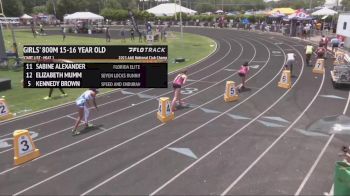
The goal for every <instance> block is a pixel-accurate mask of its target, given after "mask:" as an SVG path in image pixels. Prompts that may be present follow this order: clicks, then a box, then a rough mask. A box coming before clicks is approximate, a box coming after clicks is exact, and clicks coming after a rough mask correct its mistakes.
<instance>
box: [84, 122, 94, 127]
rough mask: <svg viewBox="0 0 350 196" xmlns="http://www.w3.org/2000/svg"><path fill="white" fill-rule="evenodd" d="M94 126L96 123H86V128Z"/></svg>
mask: <svg viewBox="0 0 350 196" xmlns="http://www.w3.org/2000/svg"><path fill="white" fill-rule="evenodd" d="M93 126H94V124H92V123H88V124H87V125H85V127H86V128H91V127H93Z"/></svg>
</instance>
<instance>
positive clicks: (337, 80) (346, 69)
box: [331, 65, 350, 88]
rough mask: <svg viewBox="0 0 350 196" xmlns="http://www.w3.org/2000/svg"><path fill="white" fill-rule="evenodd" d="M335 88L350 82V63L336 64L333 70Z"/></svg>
mask: <svg viewBox="0 0 350 196" xmlns="http://www.w3.org/2000/svg"><path fill="white" fill-rule="evenodd" d="M331 76H332V83H333V86H334V88H339V87H340V86H341V85H344V84H345V85H349V84H350V65H335V66H334V68H333V70H332V71H331Z"/></svg>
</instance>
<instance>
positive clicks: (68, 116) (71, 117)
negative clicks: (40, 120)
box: [65, 115, 77, 120]
mask: <svg viewBox="0 0 350 196" xmlns="http://www.w3.org/2000/svg"><path fill="white" fill-rule="evenodd" d="M65 117H67V118H70V119H73V120H77V118H74V117H73V116H70V115H66V116H65Z"/></svg>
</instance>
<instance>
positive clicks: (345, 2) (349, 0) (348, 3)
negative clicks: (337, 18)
mask: <svg viewBox="0 0 350 196" xmlns="http://www.w3.org/2000/svg"><path fill="white" fill-rule="evenodd" d="M341 4H342V6H343V9H344V11H349V10H350V0H342V1H341Z"/></svg>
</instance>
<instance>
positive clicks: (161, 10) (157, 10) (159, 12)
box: [146, 3, 197, 16]
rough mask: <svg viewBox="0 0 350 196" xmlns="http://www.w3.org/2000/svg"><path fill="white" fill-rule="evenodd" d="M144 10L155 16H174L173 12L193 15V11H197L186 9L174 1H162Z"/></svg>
mask: <svg viewBox="0 0 350 196" xmlns="http://www.w3.org/2000/svg"><path fill="white" fill-rule="evenodd" d="M146 11H147V12H148V13H152V14H154V15H156V16H174V15H175V13H179V12H182V13H186V14H189V15H194V14H195V13H197V11H194V10H191V9H188V8H186V7H183V6H180V5H178V4H175V3H163V4H160V5H157V6H155V7H153V8H151V9H148V10H146Z"/></svg>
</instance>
